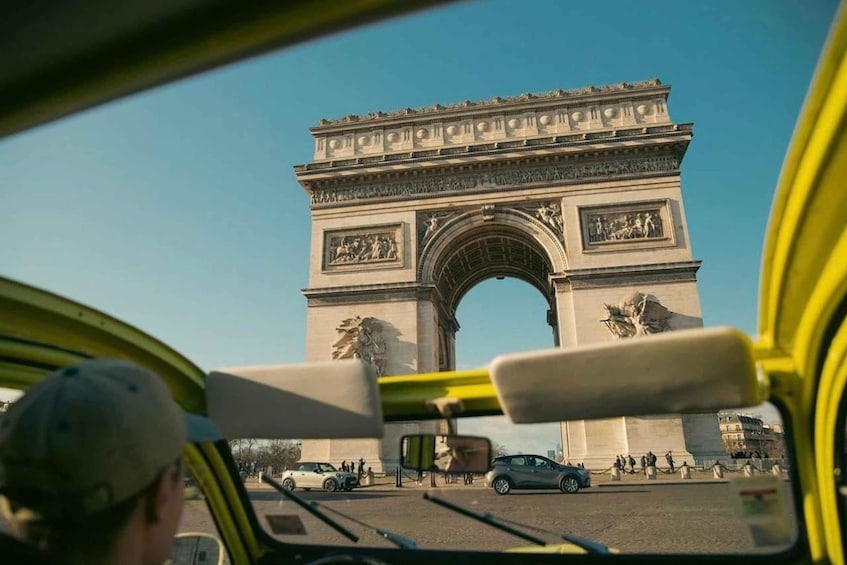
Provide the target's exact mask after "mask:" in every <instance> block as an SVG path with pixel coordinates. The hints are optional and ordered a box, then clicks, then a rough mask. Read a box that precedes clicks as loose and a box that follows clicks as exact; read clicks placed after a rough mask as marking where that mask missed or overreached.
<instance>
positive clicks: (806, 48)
mask: <svg viewBox="0 0 847 565" xmlns="http://www.w3.org/2000/svg"><path fill="white" fill-rule="evenodd" d="M835 8H836V2H835V0H796V1H788V0H786V1H776V0H766V1H765V0H746V1H744V2H737V1H736V0H733V1H723V2H716V1H709V2H693V1H692V2H679V1H678V0H668V1H665V0H655V1H652V2H648V3H632V2H625V1H616V2H598V3H589V2H561V1H556V0H552V1H536V2H523V1H516V0H515V1H492V2H470V3H463V4H459V5H456V6H451V7H447V8H440V9H437V10H433V11H429V12H426V13H424V14H418V15H415V16H413V17H406V18H403V19H399V20H394V21H391V22H388V23H383V24H379V25H375V26H371V27H368V28H365V29H362V30H358V31H355V32H352V33H346V34H343V35H338V36H335V37H332V38H328V39H323V40H320V41H317V42H313V43H309V44H304V45H301V46H298V47H296V48H293V49H289V50H286V51H283V52H280V53H276V54H271V55H267V56H264V57H261V58H258V59H254V60H251V61H249V62H246V63H241V64H238V65H235V66H232V67H227V68H225V69H222V70H218V71H216V72H213V73H209V74H206V75H203V76H200V77H196V78H192V79H189V80H185V81H182V82H180V83H177V84H174V85H170V86H168V87H165V88H160V89H158V90H155V91H152V92H149V93H146V94H142V95H138V96H134V97H132V98H129V99H126V100H122V101H119V102H115V103H112V104H109V105H106V106H103V107H100V108H97V109H94V110H92V111H88V112H85V113H83V114H80V115H78V116H75V117H72V118H69V119H64V120H62V121H59V122H56V123H53V124H50V125H48V126H45V127H41V128H39V129H36V130H33V131H31V132H27V133H24V134H20V135H17V136H15V137H12V138H9V139H6V140H4V141H2V142H0V273H2V274H3V275H5V276H9V277H12V278H15V279H19V280H22V281H25V282H27V283H31V284H34V285H37V286H40V287H43V288H46V289H49V290H51V291H55V292H58V293H60V294H63V295H65V296H68V297H71V298H73V299H76V300H79V301H81V302H83V303H86V304H89V305H91V306H94V307H96V308H99V309H102V310H105V311H107V312H109V313H111V314H113V315H115V316H117V317H119V318H121V319H123V320H125V321H127V322H129V323H131V324H133V325H136V326H138V327H139V328H141V329H143V330H145V331H147V332H149V333H151V334H153V335H155V336H156V337H158V338H160V339H162V340H164V341H166V342H167V343H169V344H171V345H172V346H174V347H175V348H176V349H178V350H179V351H181V352H182V353H184V354H185V355H187V356H188V357H189V358H191V359H193V360H194V361H195V362H196V363H198V364H199V365H201V366H202V367H204V368H207V369H211V368H214V367H221V366H234V365H247V364H259V363H284V362H297V361H300V360H302V359H303V353H304V329H305V311H306V303H305V299H304V298H303V297H302V295H301V294H300V290H301V289H302V288H305V287H306V286H307V283H308V278H307V269H308V264H309V237H308V236H309V205H308V200H307V198H306V195H305V194H304V192H303V191H302V189H301V188H300V187H299V186H298V184H297V182H296V181H295V178H294V174H293V172H292V166H293V165H295V164H300V163H305V162H308V161H309V160H310V159H311V153H312V148H313V144H312V140H311V138H310V136H309V132H308V128H309V127H310V126H313V125H315V124H316V123H317V122H318V119H320V118H322V117H340V116H344V115H346V114H351V113H366V112H369V111H375V110H392V109H397V108H403V107H407V106H410V107H416V106H428V105H431V104H433V103H436V102H438V103H450V102H457V101H461V100H465V99H481V98H491V97H493V96H498V95H499V96H509V95H515V94H520V93H522V92H528V91H529V92H536V91H547V90H552V89H555V88H565V89H566V88H575V87H581V86H585V85H589V84H594V85H600V84H610V83H616V82H620V81H630V82H632V81H638V80H643V79H647V78H651V77H659V78H660V79H661V80H662V81H663V82H664V83H666V84H670V85H672V87H673V88H672V91H671V97H670V101H669V110H670V115H671V119H673V120H674V121H677V122H694V124H695V130H694V131H695V136H694V140H693V142H692V144H691V146H690V148H689V151H688V155H687V156H686V158H685V161H684V163H683V166H682V171H683V174H682V186H683V195H684V203H685V207H686V213H687V216H688V223H689V226H688V227H689V230H690V235H691V241H692V245H693V248H694V255H695V257H696V258H697V259H701V260H702V261H703V267H702V269H701V270H700V273H699V281H700V293H701V301H702V306H703V312H704V316H705V323H706V324H707V325H716V324H729V325H733V326H737V327H739V328H741V329H743V330H745V331H747V332H749V333H755V330H756V309H757V305H756V300H757V298H756V297H757V289H758V273H759V267H760V252H761V247H762V238H763V233H764V229H765V223H766V220H767V215H768V212H769V209H770V204H771V200H772V196H773V188H774V186H775V183H776V181H777V177H778V174H779V171H780V167H781V163H782V158H783V155H784V154H785V151H786V147H787V144H788V141H789V139H790V136H791V133H792V130H793V128H794V124H795V121H796V117H797V114H798V111H799V109H800V106H801V103H802V101H803V98H804V95H805V91H806V88H807V86H808V83H809V81H810V79H811V76H812V72H813V70H814V65H815V63H816V60H817V56H818V53H819V52H820V49H821V46H822V44H823V41H824V38H825V35H826V32H827V29H828V26H829V23H830V21H831V19H832V16H833V13H834V11H835ZM492 304H497V308H491V305H492ZM545 310H546V305H545V303H544V300H543V299H542V297H541V296H540V294H539V293H538V292H537V291H536V290H535V289H533V288H532V287H530V286H529V285H528V284H525V283H522V282H519V281H511V280H506V281H495V280H490V281H486V282H484V283H482V284H481V285H479V286H478V287H476V288H475V289H473V290H472V291H471V292H470V294H469V295H467V296H466V298H465V299H464V300H463V301H462V303H461V304H460V306H459V311H458V317H459V322H460V323H461V325H462V330H461V331H460V332H459V334H458V355H457V357H458V359H457V361H458V364H459V366H460V367H472V366H479V365H483V364H485V363H487V362H488V361H489V360H490V359H491V358H492V357H494V356H495V355H496V354H498V353H500V352H505V351H515V350H524V349H534V348H538V347H546V346H549V345H552V337H551V334H550V328H549V327H548V326H547V325H546V324H545V316H544V313H545ZM545 445H546V443H545ZM551 447H552V446H551Z"/></svg>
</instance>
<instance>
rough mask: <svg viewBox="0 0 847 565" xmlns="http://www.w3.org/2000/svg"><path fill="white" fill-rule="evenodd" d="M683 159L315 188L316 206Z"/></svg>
mask: <svg viewBox="0 0 847 565" xmlns="http://www.w3.org/2000/svg"><path fill="white" fill-rule="evenodd" d="M678 168H679V159H678V158H677V157H676V156H673V155H662V156H650V157H640V158H632V159H618V160H606V161H595V162H590V163H575V164H567V165H548V166H544V167H528V168H523V169H509V170H503V171H499V172H488V171H486V172H472V173H458V174H451V175H450V176H440V177H431V178H418V179H410V180H406V181H400V182H386V183H380V184H363V185H357V186H352V187H351V186H347V187H343V188H336V187H326V188H321V183H320V182H319V181H318V182H316V183H314V185H313V187H312V194H311V199H312V205H313V206H321V205H333V204H339V203H345V202H354V201H357V200H370V199H386V198H407V197H410V196H415V195H422V194H439V193H443V192H462V191H474V190H491V189H501V188H513V187H516V186H521V185H527V184H537V183H553V182H568V181H575V180H588V179H593V178H605V177H611V176H620V175H633V174H644V173H658V172H665V171H675V170H677V169H678Z"/></svg>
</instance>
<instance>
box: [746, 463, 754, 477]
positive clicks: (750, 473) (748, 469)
mask: <svg viewBox="0 0 847 565" xmlns="http://www.w3.org/2000/svg"><path fill="white" fill-rule="evenodd" d="M744 476H745V477H752V476H753V466H752V465H750V464H749V463H748V464H747V465H744Z"/></svg>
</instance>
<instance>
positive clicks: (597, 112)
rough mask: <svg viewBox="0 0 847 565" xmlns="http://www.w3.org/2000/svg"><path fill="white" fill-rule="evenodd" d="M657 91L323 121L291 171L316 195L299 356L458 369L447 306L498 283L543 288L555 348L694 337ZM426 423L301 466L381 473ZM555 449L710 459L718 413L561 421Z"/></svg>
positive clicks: (586, 456) (318, 453)
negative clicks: (683, 332) (347, 464)
mask: <svg viewBox="0 0 847 565" xmlns="http://www.w3.org/2000/svg"><path fill="white" fill-rule="evenodd" d="M669 92H670V87H668V86H664V85H662V84H661V83H660V82H659V81H658V80H650V81H646V82H641V83H636V84H626V83H621V84H617V85H612V86H604V87H588V88H583V89H578V90H569V91H562V90H557V91H553V92H549V93H544V94H536V95H533V94H525V95H522V96H516V97H513V98H500V97H497V98H494V99H491V100H484V101H479V102H462V103H459V104H452V105H435V106H431V107H427V108H420V109H417V110H412V109H405V110H400V111H396V112H388V113H385V112H376V113H372V114H368V115H364V116H347V117H345V118H341V119H336V120H321V121H320V124H319V125H318V126H316V127H314V128H312V129H311V132H312V136H313V138H314V142H315V153H314V160H313V161H312V162H311V163H309V164H306V165H300V166H297V167H295V172H296V175H297V180H298V181H299V183H300V184H301V185H302V186H303V188H304V189H305V190H306V191H307V192H308V193H309V195H310V197H311V215H312V234H311V249H312V253H311V267H310V273H309V288H307V289H305V290H304V294H305V296H306V298H307V300H308V309H307V323H306V337H307V345H306V360H307V361H318V360H326V359H331V358H345V357H351V356H359V357H362V358H365V359H368V360H370V361H372V362H374V363H375V365H376V366H377V367H378V369H379V371H380V373H381V374H382V375H384V376H390V375H396V374H409V373H415V372H430V371H439V370H449V369H453V368H454V367H455V339H456V332H457V330H458V329H459V324H458V323H457V321H456V317H455V314H456V308H457V306H458V304H459V302H460V300H461V299H462V297H463V296H464V295H465V293H466V292H467V291H468V290H470V289H471V288H472V287H473V286H474V285H476V284H477V283H479V282H482V281H483V280H485V279H489V278H491V277H496V276H511V277H516V278H518V279H522V280H524V281H526V282H528V283H529V284H531V285H533V286H534V287H535V288H537V289H538V291H539V292H540V293H541V294H542V295H543V296H544V297H545V298H546V299H547V301H548V303H549V305H550V308H549V311H548V315H547V323H548V324H550V325H551V326H552V328H553V335H554V341H555V344H556V345H559V346H563V347H567V346H574V345H577V344H585V343H592V342H598V341H603V340H612V339H621V338H628V337H630V336H636V335H639V334H643V333H653V332H659V331H668V330H675V329H681V328H688V327H696V326H701V325H702V316H701V312H700V303H699V298H698V293H697V282H696V276H695V275H696V273H697V270H698V268H699V266H700V262H699V261H695V260H693V259H692V255H691V246H690V240H689V235H688V229H687V224H686V221H685V212H684V208H683V203H682V194H681V190H680V164H681V162H682V159H683V156H684V155H685V152H686V149H687V147H688V144H689V142H690V141H691V138H692V124H690V123H674V122H672V121H671V119H670V116H669V114H668V109H667V98H668V94H669ZM515 331H520V328H515ZM540 347H543V345H540ZM620 377H621V379H633V378H638V375H621V376H620ZM633 402H634V403H637V402H638V399H637V398H636V399H633ZM434 425H435V424H434V423H432V422H430V423H422V424H396V425H389V426H388V430H387V433H386V438H385V439H384V440H383V441H382V442H380V441H378V440H320V441H307V442H304V445H303V459H304V460H305V459H309V460H312V459H316V460H327V461H332V462H340V461H342V460H345V459H346V460H348V461H349V460H351V459H355V460H358V459H359V457H363V458H364V459H365V460H366V461H367V463H366V464H367V465H368V466H373V468H374V469H375V470H381V469H383V468H389V469H390V468H393V467H394V465H395V464H396V458H397V438H398V436H399V435H400V434H402V433H404V432H406V433H408V432H409V431H416V430H417V429H418V428H419V427H421V428H422V429H423V428H425V427H426V426H430V428H429V429H431V426H434ZM562 446H563V449H564V456H565V458H566V459H569V460H571V461H573V462H576V461H585V463H586V465H588V466H596V467H600V466H604V467H608V466H609V465H610V464H611V462H612V461H614V458H615V455H617V454H629V453H632V454H633V455H634V456H636V457H637V456H638V455H640V454H642V453H645V452H647V451H648V450H653V451H654V452H655V451H657V450H659V451H662V453H663V452H664V451H666V450H673V452H674V455H675V459H676V460H677V461H678V462H681V461H682V460H683V459H688V460H689V461H693V460H694V459H695V458H696V459H698V460H699V459H702V458H711V457H719V456H721V455H722V450H721V446H720V433H719V430H718V423H717V418H716V416H715V415H714V414H700V415H684V416H682V415H678V416H667V417H649V416H647V417H643V418H616V419H612V420H596V421H575V422H564V423H563V424H562ZM662 453H659V455H662Z"/></svg>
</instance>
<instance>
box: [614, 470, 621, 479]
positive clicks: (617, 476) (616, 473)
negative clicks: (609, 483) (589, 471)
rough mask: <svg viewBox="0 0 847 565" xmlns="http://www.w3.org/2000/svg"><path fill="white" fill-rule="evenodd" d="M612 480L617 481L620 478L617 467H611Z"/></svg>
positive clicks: (619, 471)
mask: <svg viewBox="0 0 847 565" xmlns="http://www.w3.org/2000/svg"><path fill="white" fill-rule="evenodd" d="M612 480H613V481H619V480H621V470H620V469H618V468H617V467H612Z"/></svg>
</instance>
